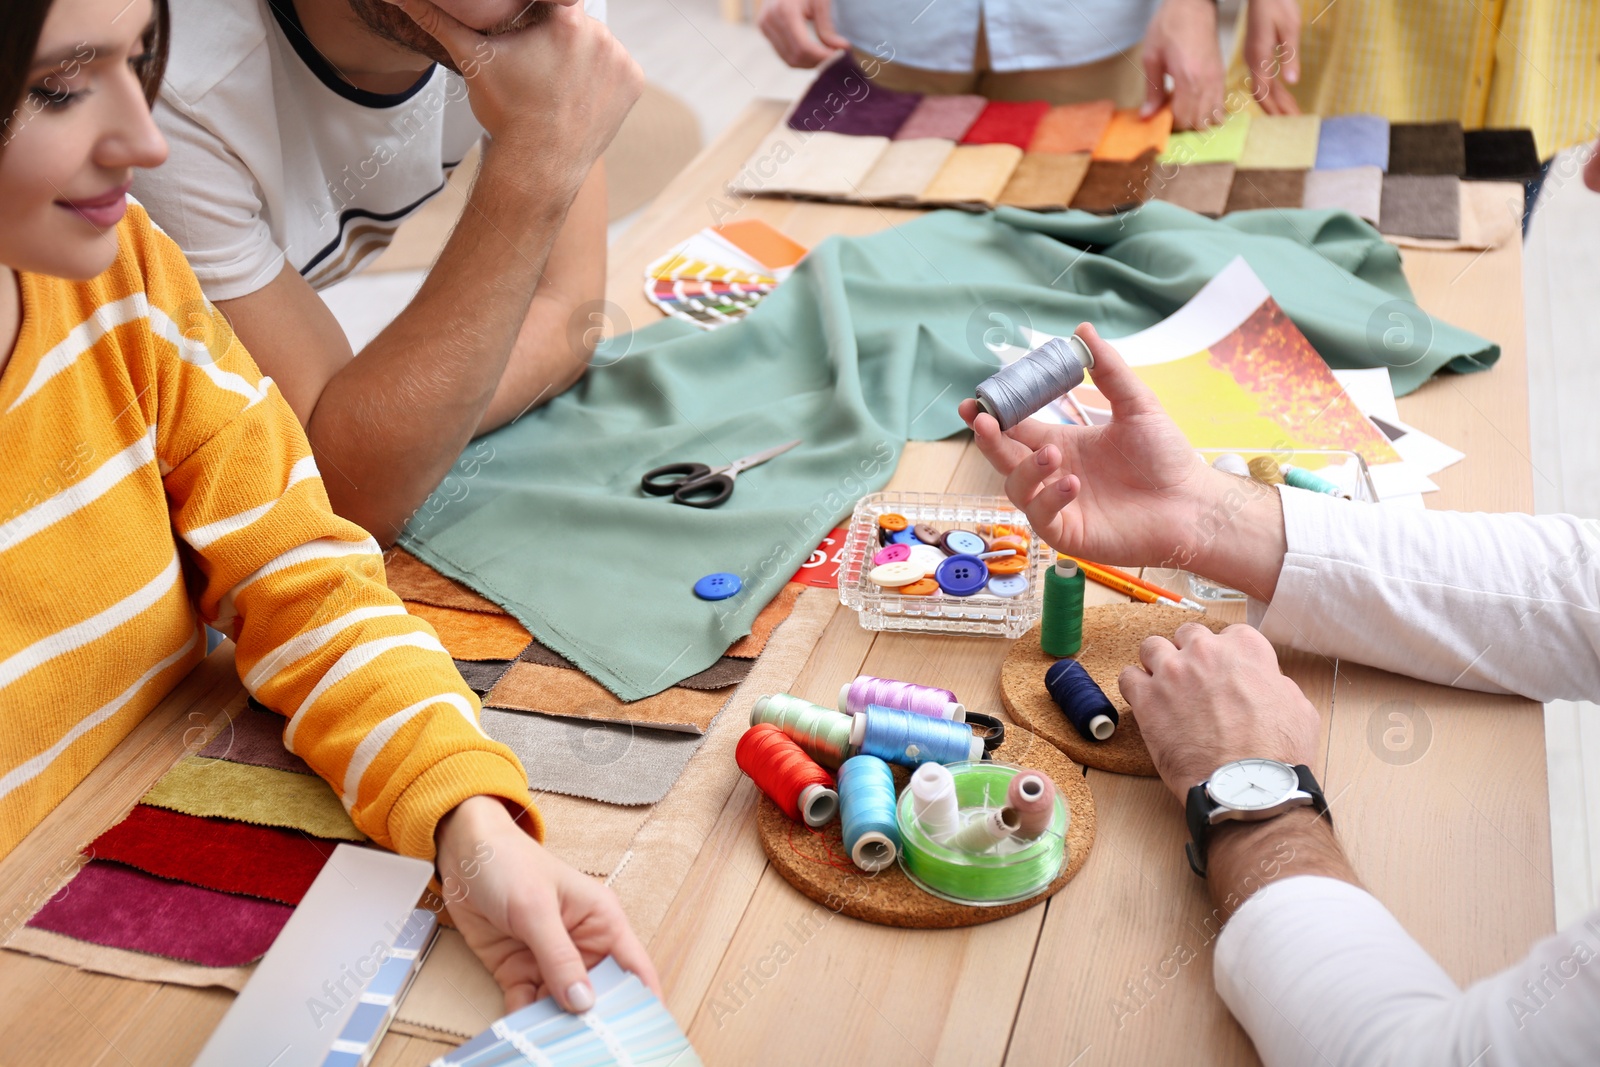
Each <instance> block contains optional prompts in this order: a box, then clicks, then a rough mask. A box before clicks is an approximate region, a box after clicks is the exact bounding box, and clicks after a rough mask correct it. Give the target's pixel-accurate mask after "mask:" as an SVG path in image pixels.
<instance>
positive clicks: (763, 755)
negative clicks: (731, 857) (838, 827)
mask: <svg viewBox="0 0 1600 1067" xmlns="http://www.w3.org/2000/svg"><path fill="white" fill-rule="evenodd" d="M733 758H734V760H735V762H737V763H738V764H739V769H740V770H741V771H743V772H744V773H746V774H748V775H749V776H750V779H751V781H753V782H755V783H756V786H757V788H759V789H760V790H761V791H762V792H763V793H765V794H766V795H767V796H768V797H770V798H771V799H772V802H773V803H774V804H776V805H778V807H780V808H782V809H783V813H784V814H785V815H787V816H789V818H791V819H797V820H798V819H804V820H805V824H806V825H807V826H821V825H823V824H824V823H826V822H827V821H828V820H829V819H831V818H833V817H834V815H835V814H836V813H837V812H838V810H839V793H838V787H837V785H836V784H835V782H834V780H833V775H831V774H829V773H828V772H827V770H825V769H824V768H823V767H822V765H821V764H819V763H817V761H816V760H814V759H812V758H811V757H810V756H809V755H807V754H806V750H805V749H803V748H801V747H800V746H799V745H797V744H795V742H794V741H793V739H791V738H790V737H789V735H788V734H786V733H784V732H783V731H782V730H780V729H778V728H777V727H776V726H773V725H772V724H771V723H761V724H759V725H757V726H752V727H750V729H748V730H746V731H745V732H744V736H743V737H741V738H739V747H738V748H736V749H734V753H733Z"/></svg>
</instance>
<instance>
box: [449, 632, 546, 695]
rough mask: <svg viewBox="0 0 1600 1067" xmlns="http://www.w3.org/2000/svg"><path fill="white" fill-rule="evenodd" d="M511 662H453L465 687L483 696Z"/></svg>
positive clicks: (487, 660)
mask: <svg viewBox="0 0 1600 1067" xmlns="http://www.w3.org/2000/svg"><path fill="white" fill-rule="evenodd" d="M535 643H537V642H535ZM524 654H526V653H524ZM552 655H553V653H552ZM518 658H521V657H518ZM512 662H513V661H512V660H509V659H485V660H464V659H458V660H456V661H455V664H456V670H457V671H458V672H460V674H461V679H462V681H464V682H466V683H467V688H468V689H471V690H472V691H473V692H474V693H477V694H478V695H479V696H483V694H485V693H487V692H488V691H489V690H491V689H493V688H494V683H496V682H498V681H499V680H500V676H501V675H502V674H504V673H506V671H508V670H510V669H511V664H512Z"/></svg>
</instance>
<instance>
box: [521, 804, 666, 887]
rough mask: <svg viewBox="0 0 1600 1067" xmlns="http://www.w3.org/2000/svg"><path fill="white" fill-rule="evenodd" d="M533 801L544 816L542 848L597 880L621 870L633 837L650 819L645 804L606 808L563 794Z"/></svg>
mask: <svg viewBox="0 0 1600 1067" xmlns="http://www.w3.org/2000/svg"><path fill="white" fill-rule="evenodd" d="M533 800H534V804H535V805H537V806H538V808H539V814H540V815H542V816H544V847H545V848H547V849H549V850H550V851H551V852H554V853H555V854H556V855H557V856H560V857H561V858H562V859H564V860H566V861H567V862H568V863H570V864H572V865H573V866H574V867H576V868H578V870H580V871H582V872H583V873H584V874H592V875H594V876H595V877H597V878H604V877H606V876H607V875H608V874H610V873H611V872H612V871H615V870H616V869H617V868H618V867H619V866H621V864H622V857H623V856H624V855H625V854H626V853H627V851H628V845H629V844H630V843H631V842H632V841H633V835H634V834H636V833H638V832H639V827H641V826H643V825H644V821H645V820H646V819H648V818H649V817H650V808H651V806H650V805H648V804H642V805H638V806H634V807H627V806H624V805H621V804H606V803H603V802H601V801H598V800H588V799H586V798H584V797H573V796H567V795H566V794H564V793H539V794H538V795H537V796H535V797H534V798H533Z"/></svg>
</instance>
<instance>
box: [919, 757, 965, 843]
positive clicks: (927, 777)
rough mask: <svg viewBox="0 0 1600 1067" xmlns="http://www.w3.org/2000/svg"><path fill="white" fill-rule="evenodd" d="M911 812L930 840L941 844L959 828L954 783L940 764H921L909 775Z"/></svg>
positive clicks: (947, 771)
mask: <svg viewBox="0 0 1600 1067" xmlns="http://www.w3.org/2000/svg"><path fill="white" fill-rule="evenodd" d="M911 813H912V814H913V815H915V816H916V818H917V824H918V825H920V826H921V827H922V832H923V833H925V834H927V835H928V837H929V838H930V839H932V840H933V841H936V842H938V843H939V844H944V840H945V838H947V837H949V836H950V835H951V834H953V833H955V832H956V831H957V830H958V829H960V828H961V809H960V807H959V806H958V805H957V804H956V780H955V777H954V776H953V775H952V774H951V773H950V768H948V767H946V766H945V765H944V764H942V763H924V764H923V765H922V766H920V767H918V768H917V769H916V771H914V772H913V773H912V775H911Z"/></svg>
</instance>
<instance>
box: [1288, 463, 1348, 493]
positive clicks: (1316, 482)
mask: <svg viewBox="0 0 1600 1067" xmlns="http://www.w3.org/2000/svg"><path fill="white" fill-rule="evenodd" d="M1283 480H1284V481H1285V482H1288V483H1289V484H1290V485H1292V486H1294V487H1295V488H1296V489H1309V490H1311V492H1313V493H1326V494H1328V495H1329V496H1341V497H1342V496H1344V495H1345V492H1344V490H1343V489H1340V488H1339V487H1338V486H1337V485H1334V484H1333V483H1332V482H1330V481H1328V479H1326V478H1324V477H1323V476H1322V475H1320V474H1312V473H1311V472H1310V471H1308V470H1306V469H1304V468H1303V467H1291V466H1289V465H1288V464H1287V463H1285V464H1284V465H1283Z"/></svg>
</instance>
